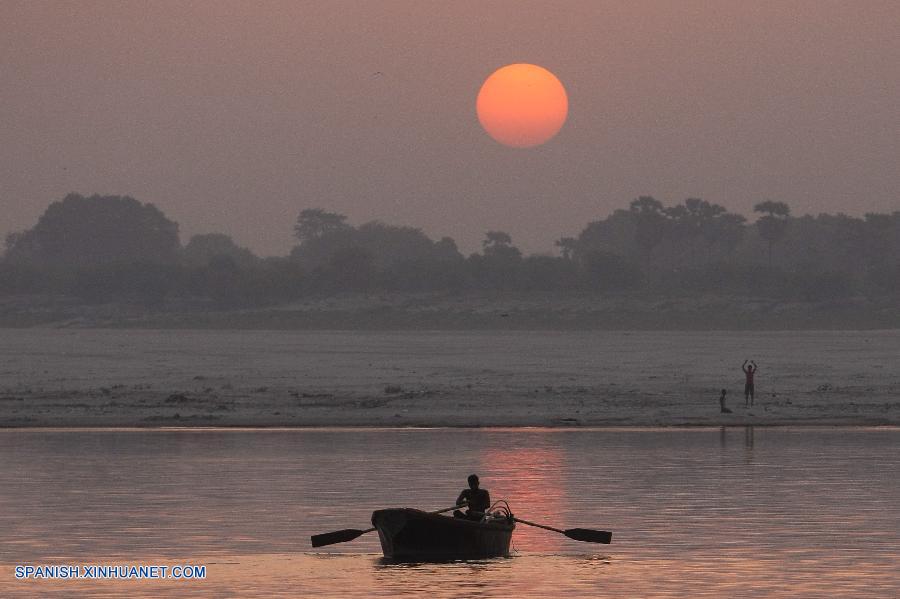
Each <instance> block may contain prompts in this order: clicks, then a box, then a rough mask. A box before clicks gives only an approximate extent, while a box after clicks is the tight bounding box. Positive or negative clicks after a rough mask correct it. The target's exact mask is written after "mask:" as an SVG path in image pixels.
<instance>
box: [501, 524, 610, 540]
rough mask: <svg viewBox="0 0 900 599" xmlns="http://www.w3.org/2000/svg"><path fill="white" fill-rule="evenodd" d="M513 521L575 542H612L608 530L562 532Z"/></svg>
mask: <svg viewBox="0 0 900 599" xmlns="http://www.w3.org/2000/svg"><path fill="white" fill-rule="evenodd" d="M513 520H515V521H516V522H519V523H521V524H527V525H528V526H535V527H537V528H543V529H544V530H552V531H553V532H558V533H560V534H564V535H566V536H567V537H569V538H570V539H574V540H576V541H584V542H585V543H605V544H607V545H608V544H609V543H611V542H612V533H611V532H610V531H608V530H591V529H590V528H569V529H567V530H562V529H561V528H553V527H552V526H546V525H544V524H537V523H535V522H529V521H528V520H522V519H520V518H513Z"/></svg>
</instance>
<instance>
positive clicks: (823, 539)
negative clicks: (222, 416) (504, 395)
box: [0, 427, 900, 598]
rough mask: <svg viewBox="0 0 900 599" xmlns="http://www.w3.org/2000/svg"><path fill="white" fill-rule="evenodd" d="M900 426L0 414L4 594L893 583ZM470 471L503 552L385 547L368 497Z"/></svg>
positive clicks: (398, 495) (837, 590) (894, 588)
mask: <svg viewBox="0 0 900 599" xmlns="http://www.w3.org/2000/svg"><path fill="white" fill-rule="evenodd" d="M898 448H900V429H897V428H760V427H756V428H728V429H718V428H696V429H625V428H622V429H615V428H607V429H306V430H287V429H281V430H279V429H244V430H224V429H205V430H166V429H155V430H146V429H144V430H138V429H95V430H85V429H75V430H63V429H49V430H48V429H44V430H39V429H20V430H3V431H0V456H2V458H3V459H2V461H0V530H2V531H3V532H2V539H3V543H2V545H0V596H3V597H14V596H38V595H39V596H55V595H59V596H63V595H73V594H74V595H78V596H96V597H107V596H108V597H115V596H125V595H127V596H160V595H173V596H175V595H177V596H182V597H189V596H241V597H248V596H259V597H313V596H314V597H379V596H384V597H389V596H398V595H400V596H402V595H404V594H409V595H412V594H427V595H429V596H430V597H433V598H440V597H463V596H483V597H553V596H567V597H603V596H609V597H623V596H632V597H637V596H641V597H685V596H694V597H697V596H709V597H726V596H732V597H733V596H741V597H743V596H747V597H752V596H760V597H764V596H779V597H780V596H796V597H812V596H853V597H867V596H871V597H890V596H898V595H900V573H898V570H897V564H898V563H900V501H898V500H900V477H898V476H897V473H898V472H900V452H898ZM472 472H476V473H478V474H479V475H480V477H481V479H482V483H483V486H484V487H486V488H488V489H489V491H490V492H491V495H492V498H493V499H501V498H502V499H507V500H508V501H509V503H510V505H511V506H512V508H513V511H514V512H515V513H516V515H517V516H520V517H522V518H525V519H528V520H531V521H535V522H540V523H546V524H550V525H553V526H558V527H562V528H570V527H586V528H598V529H604V530H612V531H613V542H612V544H610V545H593V544H586V543H579V542H576V541H572V540H570V539H567V538H566V537H563V536H562V535H558V534H556V533H552V532H547V531H543V530H539V529H534V528H529V527H527V526H522V525H520V526H519V527H518V528H517V529H516V532H515V534H514V536H513V547H514V549H515V551H514V552H513V556H512V557H511V558H509V559H495V560H485V561H479V562H458V563H450V564H418V565H416V564H412V565H409V564H406V565H403V564H393V563H389V562H386V561H385V560H383V559H382V558H381V555H380V548H379V545H378V539H377V536H375V535H374V534H368V535H365V536H363V537H361V538H359V539H357V540H356V541H353V542H351V543H346V544H341V545H334V546H331V547H323V548H321V549H318V550H313V549H312V548H311V547H310V545H309V537H310V535H311V534H315V533H319V532H326V531H330V530H335V529H341V528H367V527H368V526H369V517H370V515H371V512H372V510H373V509H376V508H381V507H389V506H411V507H419V508H423V509H440V508H443V507H447V506H449V505H451V504H452V503H453V500H454V499H455V498H456V495H457V494H458V493H459V491H460V490H461V489H462V488H463V487H464V486H465V479H466V476H467V475H468V474H470V473H472ZM43 564H77V565H85V564H136V565H139V564H168V565H170V566H171V565H174V564H192V565H203V566H205V567H206V571H205V578H203V579H192V580H81V579H79V580H33V579H28V580H17V579H16V578H15V574H14V572H15V566H17V565H43Z"/></svg>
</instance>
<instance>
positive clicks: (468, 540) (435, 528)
mask: <svg viewBox="0 0 900 599" xmlns="http://www.w3.org/2000/svg"><path fill="white" fill-rule="evenodd" d="M372 526H374V527H375V530H377V531H378V538H379V539H380V540H381V550H382V551H383V552H384V557H386V558H389V559H395V560H404V561H442V560H456V559H483V558H489V557H506V556H508V555H509V543H510V541H511V540H512V533H513V529H515V526H516V525H515V523H514V522H512V521H510V520H495V521H492V522H489V523H482V522H476V521H473V520H466V519H464V518H452V517H448V516H440V515H437V514H429V513H427V512H423V511H420V510H414V509H411V508H397V509H387V510H377V511H375V512H373V513H372Z"/></svg>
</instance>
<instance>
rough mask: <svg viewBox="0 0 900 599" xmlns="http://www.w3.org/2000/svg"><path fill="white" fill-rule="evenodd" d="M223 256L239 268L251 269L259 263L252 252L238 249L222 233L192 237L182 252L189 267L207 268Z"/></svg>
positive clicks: (237, 246) (238, 247)
mask: <svg viewBox="0 0 900 599" xmlns="http://www.w3.org/2000/svg"><path fill="white" fill-rule="evenodd" d="M223 256H225V257H228V258H230V259H231V261H232V263H233V264H234V265H235V267H239V268H251V267H253V266H255V265H256V263H257V262H258V261H259V258H257V257H256V256H255V255H254V254H253V252H251V251H250V250H248V249H247V248H243V247H240V246H239V245H237V244H236V243H235V242H234V241H233V240H232V239H231V237H229V236H228V235H225V234H222V233H207V234H204V235H194V236H193V237H191V240H190V241H189V242H188V244H187V245H186V246H184V250H182V258H183V259H184V262H185V263H186V264H188V265H190V266H207V265H208V264H209V263H210V262H211V261H213V260H214V259H215V258H219V257H223Z"/></svg>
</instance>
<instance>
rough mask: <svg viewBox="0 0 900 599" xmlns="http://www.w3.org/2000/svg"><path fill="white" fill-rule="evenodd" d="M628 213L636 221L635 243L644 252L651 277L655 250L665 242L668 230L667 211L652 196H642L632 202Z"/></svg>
mask: <svg viewBox="0 0 900 599" xmlns="http://www.w3.org/2000/svg"><path fill="white" fill-rule="evenodd" d="M628 211H629V213H630V214H631V216H632V218H633V219H634V223H635V233H634V235H635V242H636V243H637V245H638V246H639V247H640V248H641V250H642V251H643V252H644V259H645V260H646V262H647V271H648V275H649V271H650V264H651V256H652V254H653V248H655V247H656V246H657V245H659V243H660V242H661V241H662V240H663V237H664V236H665V234H666V231H667V228H668V224H669V222H668V219H667V214H666V209H665V207H664V206H663V205H662V202H660V201H659V200H656V199H655V198H653V197H651V196H640V197H639V198H638V199H636V200H632V202H631V204H629V206H628Z"/></svg>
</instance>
